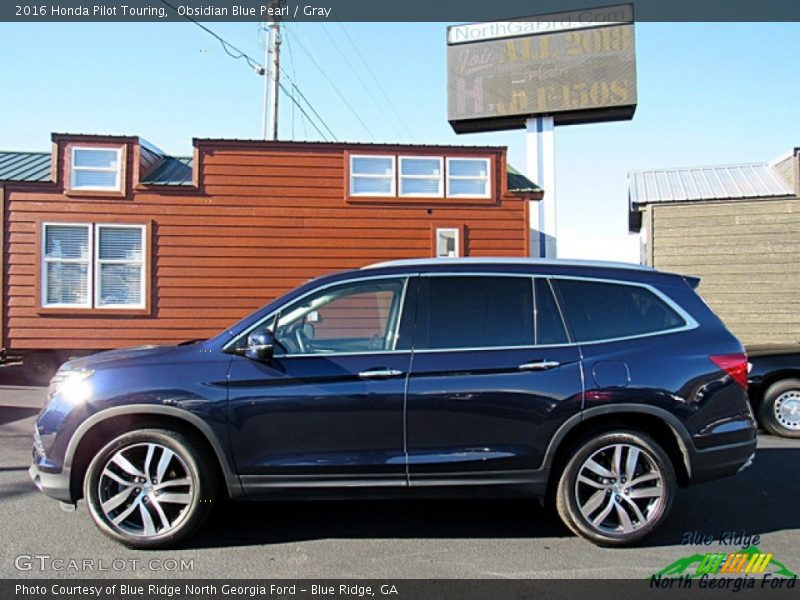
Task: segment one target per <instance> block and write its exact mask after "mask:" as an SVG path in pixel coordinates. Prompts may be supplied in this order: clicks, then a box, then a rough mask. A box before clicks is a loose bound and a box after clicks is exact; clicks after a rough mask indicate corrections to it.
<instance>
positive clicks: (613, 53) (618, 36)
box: [447, 4, 636, 133]
mask: <svg viewBox="0 0 800 600" xmlns="http://www.w3.org/2000/svg"><path fill="white" fill-rule="evenodd" d="M447 40H448V46H447V113H448V116H447V118H448V120H449V121H450V124H451V125H452V127H453V129H455V131H456V132H458V133H466V132H472V131H493V130H500V129H516V128H522V127H524V126H525V121H526V119H527V118H529V117H534V116H537V115H553V117H554V120H555V124H556V125H566V124H572V123H592V122H600V121H614V120H622V119H630V118H631V117H633V113H634V111H635V109H636V55H635V42H634V25H633V7H632V5H629V4H628V5H621V6H612V7H608V8H595V9H591V10H588V9H587V10H579V11H572V12H566V13H558V14H551V15H543V16H539V17H532V18H528V19H518V20H513V21H496V22H492V23H474V24H468V25H456V26H453V27H450V28H448V31H447Z"/></svg>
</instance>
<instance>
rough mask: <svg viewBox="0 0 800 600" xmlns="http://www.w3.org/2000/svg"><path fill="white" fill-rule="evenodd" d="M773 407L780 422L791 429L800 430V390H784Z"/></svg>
mask: <svg viewBox="0 0 800 600" xmlns="http://www.w3.org/2000/svg"><path fill="white" fill-rule="evenodd" d="M772 407H773V410H774V411H775V419H776V420H777V421H778V423H780V424H781V425H782V426H783V427H785V428H786V429H789V430H791V431H800V390H789V391H787V392H783V393H782V394H781V395H780V396H778V397H777V398H776V399H775V402H774V404H773V405H772Z"/></svg>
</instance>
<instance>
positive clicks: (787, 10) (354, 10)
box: [0, 0, 800, 22]
mask: <svg viewBox="0 0 800 600" xmlns="http://www.w3.org/2000/svg"><path fill="white" fill-rule="evenodd" d="M632 2H633V5H634V15H635V20H636V21H731V22H732V21H800V2H796V1H793V0H725V1H724V2H720V1H719V0H632ZM609 4H614V2H611V1H609V0H505V1H503V2H485V1H484V0H437V1H436V2H431V1H430V0H402V1H396V2H390V1H387V0H44V1H42V0H31V1H26V0H4V1H3V2H2V3H0V21H12V22H13V21H20V22H21V21H28V22H37V21H40V22H45V21H65V22H66V21H86V22H89V21H97V22H113V21H128V22H131V21H151V22H152V21H156V22H158V21H181V20H184V19H186V18H191V19H196V20H199V21H265V20H279V21H287V22H292V21H321V22H324V21H351V22H355V21H367V22H370V21H371V22H391V21H399V22H412V21H433V22H445V21H446V22H454V21H455V22H465V21H496V20H503V19H516V18H519V17H525V16H536V15H543V14H548V13H558V12H563V11H581V10H587V11H590V10H591V9H596V8H599V7H605V6H608V5H609Z"/></svg>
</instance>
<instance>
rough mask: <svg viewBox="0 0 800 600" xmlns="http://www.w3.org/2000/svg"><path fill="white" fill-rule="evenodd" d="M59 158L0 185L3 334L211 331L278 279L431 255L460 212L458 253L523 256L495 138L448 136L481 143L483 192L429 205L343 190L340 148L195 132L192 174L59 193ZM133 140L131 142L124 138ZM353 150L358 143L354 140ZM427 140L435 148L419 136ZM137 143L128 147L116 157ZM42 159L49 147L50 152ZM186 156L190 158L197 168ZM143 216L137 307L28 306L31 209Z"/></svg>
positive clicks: (34, 238)
mask: <svg viewBox="0 0 800 600" xmlns="http://www.w3.org/2000/svg"><path fill="white" fill-rule="evenodd" d="M68 143H69V140H63V141H62V142H61V145H60V146H59V147H60V148H61V149H60V150H58V152H60V153H62V155H61V156H58V157H54V158H57V160H58V161H59V163H60V164H61V165H62V171H61V172H60V173H59V175H60V177H59V182H57V183H54V184H37V185H25V184H11V183H9V184H7V186H6V187H7V189H6V198H5V205H6V206H5V214H6V217H7V218H6V222H5V223H4V228H3V231H4V234H5V236H6V240H5V241H6V254H5V256H6V262H5V263H4V275H5V277H6V283H7V285H6V287H5V289H4V291H5V295H4V308H5V314H4V316H5V325H6V328H5V338H4V340H3V343H4V346H5V347H7V348H10V349H13V350H26V349H105V348H118V347H124V346H133V345H138V344H145V343H172V342H179V341H182V340H187V339H193V338H206V337H209V336H212V335H215V334H217V333H218V332H219V331H221V330H223V329H224V328H225V327H227V326H229V325H230V324H232V323H233V322H235V321H236V320H237V319H239V318H241V317H243V316H244V315H246V314H248V313H250V312H251V311H253V310H255V309H256V308H258V307H260V306H262V305H264V304H265V303H266V302H268V301H269V300H271V299H273V298H275V297H276V296H278V295H280V294H282V293H284V292H286V291H287V290H289V289H291V288H293V287H295V286H297V285H298V284H301V283H303V282H304V281H306V280H308V279H309V278H311V277H315V276H318V275H321V274H324V273H329V272H332V271H337V270H342V269H350V268H355V267H361V266H363V265H366V264H369V263H373V262H376V261H382V260H391V259H400V258H413V257H430V256H433V253H434V248H433V244H432V240H431V230H432V227H435V226H440V224H441V223H447V224H452V225H455V226H460V227H462V228H463V229H462V230H463V232H464V238H465V239H464V242H463V243H464V248H465V253H466V254H467V255H469V256H525V255H526V251H527V236H528V224H527V203H528V199H527V198H526V197H523V196H516V195H509V194H507V193H504V192H505V168H506V166H505V151H504V150H500V149H493V150H491V152H490V151H487V150H486V149H474V150H473V149H461V148H457V149H453V150H452V152H451V154H452V153H458V154H460V155H465V153H466V155H467V156H490V157H491V158H492V159H493V161H494V162H493V164H494V165H495V168H494V170H493V178H492V186H493V191H494V192H495V195H494V196H493V201H492V202H490V203H486V202H484V203H483V204H480V205H470V204H468V203H459V201H458V200H450V199H448V200H446V201H442V199H437V200H436V201H435V202H431V203H430V204H429V205H426V204H425V203H419V201H418V199H417V201H416V202H415V203H413V204H404V202H403V199H402V198H393V199H384V200H383V201H381V202H380V203H369V204H356V203H351V202H348V199H347V197H346V190H347V187H348V182H347V181H346V179H345V177H346V160H345V152H346V151H347V149H346V148H341V147H338V146H333V145H331V146H325V145H322V144H320V145H314V144H309V145H301V144H298V145H297V148H296V149H292V148H291V147H290V146H289V145H286V144H283V145H280V146H279V147H273V148H270V146H268V145H267V146H264V145H262V146H258V145H254V144H251V145H247V144H244V145H241V146H237V145H236V144H230V145H214V144H212V143H207V142H205V143H200V144H198V146H197V150H196V156H195V170H196V171H195V172H196V179H197V180H198V181H199V183H200V186H199V187H197V188H191V187H190V188H188V189H187V188H177V187H176V186H173V187H168V186H163V187H157V186H148V187H147V188H146V189H145V188H144V187H143V188H141V189H140V188H139V187H137V186H135V183H134V181H133V178H132V177H126V181H127V188H126V191H125V197H124V198H119V197H109V196H106V197H99V196H96V195H93V196H91V197H81V196H77V195H74V194H71V195H69V196H67V195H65V194H64V193H63V185H62V182H63V181H64V180H65V179H66V178H65V175H66V173H64V171H63V168H64V156H63V153H64V151H65V149H66V147H67V146H68ZM128 143H129V144H131V146H132V145H133V142H128ZM363 151H364V150H363V149H362V148H358V152H359V153H362V152H363ZM367 151H368V152H375V153H386V152H395V153H401V154H414V155H419V154H420V149H419V148H411V149H409V148H403V147H378V148H376V149H374V150H373V149H372V147H369V150H367ZM429 153H430V154H437V153H439V154H442V153H444V154H447V152H445V151H443V150H442V149H432V150H430V151H429ZM136 155H138V153H136V152H134V151H133V148H132V147H129V148H128V152H127V161H126V167H127V170H129V172H130V170H131V169H133V168H134V164H133V163H134V156H136ZM54 162H55V161H54ZM197 169H201V170H200V171H199V172H198V171H197ZM65 219H69V221H71V222H85V223H97V222H101V223H108V222H115V221H116V220H117V219H119V220H120V222H124V223H137V222H138V223H142V224H150V225H151V227H152V229H151V231H152V239H151V240H150V244H151V247H150V279H149V281H148V282H147V286H148V288H147V289H148V292H149V293H150V295H151V296H150V310H149V314H146V315H138V316H136V315H116V316H115V315H114V313H113V310H109V309H94V310H85V309H84V310H83V311H80V310H78V311H76V310H75V309H72V310H71V311H63V314H58V311H53V310H47V311H42V310H41V301H40V298H39V297H37V295H36V289H37V278H38V277H39V276H40V270H41V257H40V256H39V255H38V254H37V247H38V246H37V244H39V243H40V241H39V236H41V226H40V225H41V223H42V222H45V221H48V220H59V221H63V220H65Z"/></svg>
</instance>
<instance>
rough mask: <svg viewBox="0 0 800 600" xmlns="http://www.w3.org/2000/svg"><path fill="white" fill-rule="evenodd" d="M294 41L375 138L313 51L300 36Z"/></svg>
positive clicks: (373, 137)
mask: <svg viewBox="0 0 800 600" xmlns="http://www.w3.org/2000/svg"><path fill="white" fill-rule="evenodd" d="M295 41H296V42H297V43H298V44H300V48H302V49H303V52H305V53H306V55H307V56H308V58H309V59H310V60H311V63H312V64H313V65H314V66H315V67H316V68H317V70H318V71H319V72H320V73H321V74H322V76H323V77H324V78H325V80H326V81H327V82H328V83H329V84H330V86H331V87H332V88H333V91H334V92H336V95H337V96H339V98H340V99H341V101H342V102H343V103H344V105H345V106H346V107H347V108H348V110H350V112H351V113H353V116H354V117H355V118H356V120H357V121H358V122H359V123H361V126H362V127H363V128H364V129H365V130H366V132H367V133H368V134H369V135H371V136H372V139H375V134H374V133H373V132H372V130H371V129H370V128H369V127H368V126H367V124H366V123H364V120H363V119H362V118H361V117H360V116H359V114H358V113H357V112H356V110H355V109H354V108H353V106H352V105H351V104H350V102H348V101H347V98H345V97H344V94H342V92H341V91H339V88H338V87H337V86H336V84H335V83H334V82H333V80H332V79H331V78H330V77H329V76H328V74H327V73H326V72H325V69H323V68H322V67H321V66H320V64H319V63H318V62H317V59H316V58H314V54H313V53H312V52H311V51H310V50H309V49H308V48H307V47H306V45H305V44H304V43H303V40H302V39H301V38H299V37H298V38H296V40H295Z"/></svg>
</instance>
